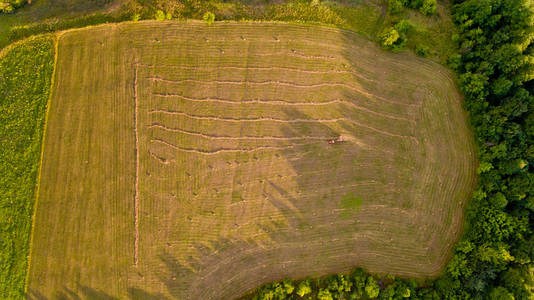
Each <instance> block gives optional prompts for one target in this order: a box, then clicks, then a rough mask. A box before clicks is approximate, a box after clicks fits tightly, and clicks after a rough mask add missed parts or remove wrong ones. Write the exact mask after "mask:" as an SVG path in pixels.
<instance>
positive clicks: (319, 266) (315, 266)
mask: <svg viewBox="0 0 534 300" xmlns="http://www.w3.org/2000/svg"><path fill="white" fill-rule="evenodd" d="M345 40H346V41H345V42H347V43H349V42H354V37H352V36H348V37H346V38H345ZM296 51H297V52H298V51H299V49H296ZM303 51H306V50H305V49H304V50H303ZM318 51H323V52H324V51H328V50H318ZM305 54H307V53H305ZM311 54H313V55H316V54H317V53H311ZM321 54H324V53H321ZM326 54H329V53H326ZM344 54H345V53H342V54H341V55H344ZM346 55H347V56H349V55H352V54H350V53H349V52H348V51H347V53H346ZM323 56H325V57H326V56H327V55H323ZM310 57H312V55H310ZM342 58H343V59H344V60H345V61H349V62H353V61H354V59H355V58H350V57H347V58H344V57H342ZM302 68H303V69H310V67H309V66H302ZM339 68H341V66H339ZM268 80H273V81H276V80H280V79H279V78H268ZM328 80H329V81H330V83H334V82H335V81H336V80H341V79H339V78H335V79H325V81H328ZM301 81H302V79H301ZM298 84H302V85H304V83H302V82H298ZM347 84H348V83H347ZM302 91H303V92H302V93H301V94H300V95H299V96H298V97H299V98H302V99H304V100H307V101H308V100H310V99H313V101H323V102H326V101H333V100H335V98H344V100H347V101H348V102H350V101H352V100H353V99H352V98H354V97H355V95H354V94H351V92H349V91H348V90H346V89H345V88H343V87H339V89H337V90H336V89H335V88H333V85H332V86H328V87H325V88H324V90H321V91H319V92H318V91H317V90H315V89H308V90H306V89H303V90H302ZM330 92H332V94H329V93H330ZM318 95H319V96H318ZM271 97H272V96H271ZM302 99H287V100H293V101H298V100H300V101H302ZM300 101H299V102H300ZM338 104H339V105H338ZM338 104H331V106H317V107H318V108H317V109H316V110H315V111H313V110H303V109H299V108H298V106H296V105H284V106H279V107H278V108H277V110H278V112H280V113H281V114H280V115H281V116H282V118H284V119H286V120H288V121H290V120H298V119H302V120H309V119H324V120H326V121H325V122H319V121H318V122H277V123H276V126H277V128H276V129H277V130H278V132H277V134H278V135H279V134H281V135H283V136H284V137H308V136H313V137H314V139H305V138H303V141H304V143H307V144H306V145H295V146H294V147H291V148H288V149H285V150H279V151H277V153H276V155H279V158H281V159H282V160H281V161H277V162H276V163H281V164H286V166H283V165H282V167H283V170H278V169H276V167H275V168H273V170H272V171H268V175H266V176H268V177H267V178H255V179H262V180H264V182H265V184H264V190H263V193H264V195H263V196H264V199H263V200H262V201H263V203H262V204H266V205H265V206H266V207H269V209H271V210H270V211H274V212H275V216H273V218H272V219H271V218H269V217H271V216H264V215H262V216H261V217H262V218H259V219H258V220H251V221H254V222H255V223H257V224H256V225H257V226H258V228H259V230H258V231H259V232H258V233H257V234H256V235H254V236H253V237H251V238H250V239H246V238H240V237H231V238H230V237H219V238H218V239H217V240H216V241H213V242H211V243H210V244H197V245H194V246H193V247H194V249H195V253H196V255H195V257H189V258H188V259H186V260H185V261H183V260H179V259H178V258H177V257H174V256H172V255H171V254H169V253H166V252H164V253H162V254H160V255H159V259H160V260H161V262H162V263H163V264H164V266H165V267H164V268H163V269H162V270H159V271H157V272H158V273H157V274H156V275H157V277H158V278H159V280H160V281H161V282H162V283H163V284H164V285H165V287H166V288H167V291H168V292H169V294H170V295H171V296H172V297H173V298H187V299H211V298H222V299H226V298H230V297H236V296H240V295H239V294H235V293H236V292H237V293H241V294H244V293H245V292H247V291H248V290H251V289H254V288H256V287H257V286H258V285H259V284H262V283H265V282H269V281H275V280H281V279H283V278H287V277H295V276H300V277H304V276H314V275H324V272H338V271H340V270H348V269H349V268H351V267H352V266H353V264H355V263H356V262H358V260H357V259H358V255H359V254H358V253H355V251H353V249H357V247H358V246H359V245H360V244H358V243H362V242H361V241H355V240H352V239H351V238H352V236H353V234H354V231H355V229H354V228H353V227H351V226H354V225H353V220H350V219H349V220H346V219H343V220H340V218H339V208H340V202H341V197H342V196H343V195H344V194H346V193H350V192H357V191H358V188H355V187H354V186H355V185H354V183H356V182H355V181H356V180H357V179H360V178H361V177H364V176H366V174H358V172H360V173H363V172H365V171H366V169H359V170H356V169H355V167H354V165H353V160H354V158H355V156H356V155H358V151H361V149H360V147H359V144H357V139H358V138H359V137H360V135H361V131H362V130H363V129H362V128H359V127H358V126H356V125H354V124H352V123H350V122H345V121H342V120H343V119H344V118H347V119H348V118H353V117H354V116H356V115H357V114H360V115H361V111H360V110H357V109H356V108H354V107H351V106H348V105H344V104H340V103H338ZM308 109H309V108H308ZM323 109H325V110H326V111H322V110H323ZM277 117H278V116H277ZM336 120H339V121H336ZM355 121H358V120H355ZM360 121H361V120H360ZM366 133H367V131H366ZM255 134H256V133H255ZM340 135H343V136H345V135H346V136H347V137H353V138H352V139H347V140H346V141H345V142H343V143H341V144H334V145H332V144H329V143H328V140H329V139H334V138H337V137H338V136H340ZM323 137H324V139H323ZM379 138H380V139H382V137H379ZM293 141H294V140H293ZM370 141H374V137H371V138H370ZM273 143H274V142H273ZM286 143H287V142H286ZM298 143H301V140H299V141H298V142H295V144H298ZM292 146H293V145H292ZM273 158H274V156H273ZM277 158H278V156H277ZM278 166H279V165H277V167H278ZM258 167H261V166H260V165H258ZM372 167H376V166H371V167H370V168H372ZM269 172H270V173H269ZM369 173H370V174H371V172H369ZM373 174H374V173H373ZM294 175H296V176H294ZM356 175H358V176H356ZM262 176H263V175H262ZM355 178H357V179H355ZM371 179H375V178H371ZM364 200H365V199H364ZM273 207H274V208H273ZM263 217H265V218H263ZM257 236H259V238H258V237H257ZM337 239H339V241H336V240H337ZM330 249H334V250H332V251H330ZM339 249H341V250H339ZM343 249H346V252H347V253H346V255H345V253H339V251H341V252H342V251H343ZM336 251H338V252H336ZM333 252H336V253H333ZM341 254H343V255H345V256H344V257H342V258H340V255H341ZM335 255H337V256H335ZM139 293H143V292H142V291H141V292H139ZM147 297H149V296H147ZM149 299H150V298H149ZM154 299H158V298H154Z"/></svg>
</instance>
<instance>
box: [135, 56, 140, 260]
mask: <svg viewBox="0 0 534 300" xmlns="http://www.w3.org/2000/svg"><path fill="white" fill-rule="evenodd" d="M137 70H138V66H137V62H136V63H135V64H134V100H135V111H134V123H135V124H134V125H135V126H134V132H135V196H134V226H135V241H134V265H135V266H137V263H138V261H139V257H138V253H139V133H138V130H137V125H138V120H137V119H138V114H139V110H138V105H137V104H138V103H137Z"/></svg>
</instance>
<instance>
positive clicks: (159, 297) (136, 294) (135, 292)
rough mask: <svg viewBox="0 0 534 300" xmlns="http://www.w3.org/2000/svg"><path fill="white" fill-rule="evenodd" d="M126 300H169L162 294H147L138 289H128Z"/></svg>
mask: <svg viewBox="0 0 534 300" xmlns="http://www.w3.org/2000/svg"><path fill="white" fill-rule="evenodd" d="M128 299H130V300H169V298H168V297H166V296H165V295H163V294H160V293H149V292H147V291H144V290H142V289H138V288H128Z"/></svg>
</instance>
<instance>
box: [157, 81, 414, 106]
mask: <svg viewBox="0 0 534 300" xmlns="http://www.w3.org/2000/svg"><path fill="white" fill-rule="evenodd" d="M147 79H148V80H152V81H159V82H166V83H188V82H191V83H206V84H232V85H260V86H261V85H279V86H290V87H294V88H316V87H324V86H327V87H343V88H346V89H348V90H351V91H354V92H357V93H360V94H362V95H365V96H367V97H369V98H370V99H379V100H382V101H384V102H388V103H391V104H397V105H404V106H415V107H418V106H421V102H419V103H404V102H399V101H394V100H390V99H387V98H384V97H381V96H377V95H372V94H370V93H368V92H366V91H364V90H362V89H360V88H357V87H354V86H352V85H349V84H346V83H342V82H325V83H315V84H299V83H294V82H287V81H278V80H265V81H237V80H236V81H233V80H210V81H204V80H198V79H180V80H171V79H164V78H160V77H147Z"/></svg>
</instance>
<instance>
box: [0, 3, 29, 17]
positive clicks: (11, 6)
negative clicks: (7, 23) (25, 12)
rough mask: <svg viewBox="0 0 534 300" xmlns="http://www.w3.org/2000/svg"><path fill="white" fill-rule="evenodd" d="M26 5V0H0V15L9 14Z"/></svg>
mask: <svg viewBox="0 0 534 300" xmlns="http://www.w3.org/2000/svg"><path fill="white" fill-rule="evenodd" d="M26 3H28V0H0V14H9V13H12V12H14V11H15V9H17V8H20V7H22V6H23V5H24V4H26Z"/></svg>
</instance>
